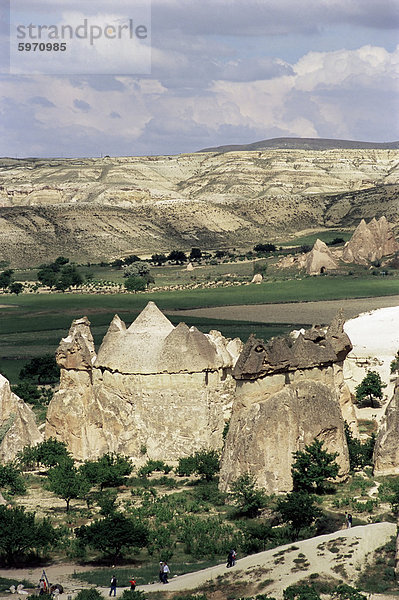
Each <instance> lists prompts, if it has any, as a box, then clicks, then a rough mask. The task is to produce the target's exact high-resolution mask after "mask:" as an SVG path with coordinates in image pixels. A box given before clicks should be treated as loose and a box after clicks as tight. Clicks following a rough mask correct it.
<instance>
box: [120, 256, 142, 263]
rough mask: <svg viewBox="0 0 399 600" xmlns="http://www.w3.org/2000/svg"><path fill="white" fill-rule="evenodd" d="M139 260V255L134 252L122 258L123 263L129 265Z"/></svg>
mask: <svg viewBox="0 0 399 600" xmlns="http://www.w3.org/2000/svg"><path fill="white" fill-rule="evenodd" d="M139 261H141V259H140V257H139V256H136V254H130V255H129V256H126V258H125V259H124V260H123V262H124V264H125V265H131V264H133V263H135V262H139Z"/></svg>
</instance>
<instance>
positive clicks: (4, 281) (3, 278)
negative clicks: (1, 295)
mask: <svg viewBox="0 0 399 600" xmlns="http://www.w3.org/2000/svg"><path fill="white" fill-rule="evenodd" d="M13 274H14V271H13V269H6V270H5V271H3V272H2V273H0V288H3V289H5V288H8V286H9V285H10V284H11V283H12V276H13Z"/></svg>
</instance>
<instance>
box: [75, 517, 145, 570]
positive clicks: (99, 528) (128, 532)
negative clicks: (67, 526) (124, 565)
mask: <svg viewBox="0 0 399 600" xmlns="http://www.w3.org/2000/svg"><path fill="white" fill-rule="evenodd" d="M75 535H76V537H77V539H78V540H79V541H80V543H81V544H82V545H84V546H91V547H92V548H94V549H96V550H99V551H100V552H102V553H103V554H105V555H108V556H112V557H113V560H114V561H116V560H117V559H118V558H119V557H120V556H121V555H122V553H123V552H124V550H125V549H128V548H133V547H134V548H143V547H145V546H146V544H147V542H148V537H149V532H148V529H147V527H146V526H145V525H144V524H143V523H141V522H140V521H139V520H138V519H131V518H128V517H125V516H124V515H122V514H121V513H119V512H116V513H114V514H112V515H109V516H108V517H105V519H101V520H99V521H95V522H94V523H92V524H91V525H83V526H82V527H79V528H78V529H75Z"/></svg>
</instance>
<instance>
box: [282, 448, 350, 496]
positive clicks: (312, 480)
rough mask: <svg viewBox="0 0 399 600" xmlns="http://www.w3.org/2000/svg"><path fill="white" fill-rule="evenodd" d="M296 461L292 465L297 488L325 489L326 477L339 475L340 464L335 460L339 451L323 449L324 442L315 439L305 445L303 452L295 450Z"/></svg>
mask: <svg viewBox="0 0 399 600" xmlns="http://www.w3.org/2000/svg"><path fill="white" fill-rule="evenodd" d="M293 456H294V459H295V460H294V463H293V464H292V467H291V473H292V479H293V483H294V489H295V490H304V491H307V492H311V491H312V490H315V491H316V493H319V494H320V493H323V492H324V491H325V485H326V479H328V478H334V477H336V476H337V475H338V471H339V466H338V465H337V463H336V462H335V459H336V458H337V456H338V452H334V453H330V452H327V451H326V450H323V442H322V441H320V440H314V442H313V443H312V444H310V445H309V446H305V450H304V451H303V452H299V451H298V452H294V453H293Z"/></svg>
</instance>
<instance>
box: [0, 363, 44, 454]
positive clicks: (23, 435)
mask: <svg viewBox="0 0 399 600" xmlns="http://www.w3.org/2000/svg"><path fill="white" fill-rule="evenodd" d="M42 439H43V436H42V435H41V433H40V432H39V429H38V427H37V425H36V420H35V415H34V413H33V411H32V409H31V408H30V407H29V406H28V405H27V404H25V402H24V401H23V400H21V398H18V396H16V395H15V394H14V393H13V392H12V391H11V388H10V384H9V382H8V380H7V379H6V378H5V377H3V376H2V375H0V461H1V462H9V461H11V460H14V458H15V457H16V455H17V453H18V452H19V451H20V450H22V449H23V448H24V446H34V445H35V444H38V443H39V442H41V441H42Z"/></svg>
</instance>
